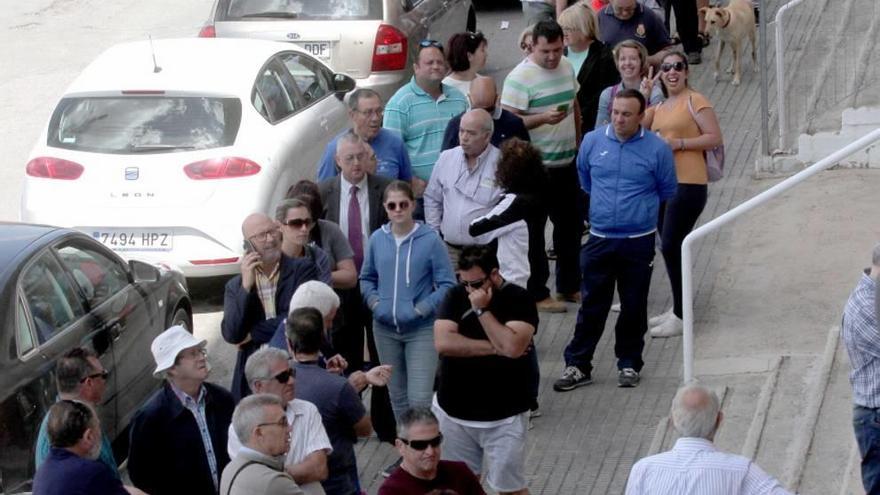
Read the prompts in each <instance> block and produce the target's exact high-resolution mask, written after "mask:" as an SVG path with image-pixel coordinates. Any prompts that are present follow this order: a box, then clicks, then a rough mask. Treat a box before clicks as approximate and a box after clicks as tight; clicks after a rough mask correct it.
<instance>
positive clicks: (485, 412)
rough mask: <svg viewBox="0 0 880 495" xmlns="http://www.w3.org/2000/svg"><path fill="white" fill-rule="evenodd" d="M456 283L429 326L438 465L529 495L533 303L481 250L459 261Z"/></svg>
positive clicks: (489, 252)
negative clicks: (456, 464)
mask: <svg viewBox="0 0 880 495" xmlns="http://www.w3.org/2000/svg"><path fill="white" fill-rule="evenodd" d="M458 276H459V280H460V281H461V284H460V285H458V286H456V287H453V288H452V289H450V290H449V292H447V293H446V298H445V299H444V301H443V303H442V304H441V305H440V309H439V310H438V311H437V320H436V322H435V323H434V345H435V347H436V348H437V351H438V352H439V353H440V371H439V375H440V379H439V381H438V385H437V394H436V395H435V397H434V404H433V409H434V413H435V414H436V415H437V418H438V419H439V422H440V431H442V432H443V437H444V453H443V458H444V459H449V460H455V461H463V462H465V463H466V464H467V465H468V467H469V468H470V469H471V471H473V472H474V473H475V474H477V475H479V473H480V472H481V470H482V466H483V461H484V458H485V460H486V464H487V467H488V472H487V473H486V477H485V479H486V481H487V482H488V484H489V486H490V487H491V488H492V489H493V490H495V491H496V492H498V493H506V494H527V493H528V488H527V487H526V479H525V457H526V453H525V450H526V436H527V432H528V411H529V407H531V405H532V403H533V401H534V396H533V392H532V390H531V387H530V383H532V381H533V378H534V376H533V373H534V368H533V366H532V361H531V359H530V352H532V349H531V343H532V337H533V336H534V334H535V331H536V330H537V328H538V312H537V309H536V308H535V303H534V299H532V297H531V296H530V295H529V293H528V292H527V291H526V289H524V288H522V287H519V286H517V285H515V284H510V283H507V282H506V281H505V280H504V278H502V277H501V274H500V273H499V271H498V259H497V258H496V256H495V253H494V252H492V250H491V249H490V248H488V247H486V246H469V247H467V248H465V249H464V250H463V251H462V253H461V257H460V258H459V259H458Z"/></svg>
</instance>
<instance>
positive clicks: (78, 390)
mask: <svg viewBox="0 0 880 495" xmlns="http://www.w3.org/2000/svg"><path fill="white" fill-rule="evenodd" d="M109 376H110V372H109V371H107V370H106V369H104V365H102V364H101V361H99V360H98V356H97V355H96V354H95V353H94V352H93V351H91V350H90V349H86V348H83V347H75V348H73V349H71V350H69V351H67V352H66V353H65V354H64V355H63V356H61V358H60V359H59V360H58V362H57V363H56V364H55V383H56V385H57V387H58V400H75V401H80V402H83V403H86V404H88V405H90V406H92V407H97V405H98V404H100V403H101V402H103V398H104V391H105V390H106V388H107V378H108V377H109ZM48 420H49V414H48V413H47V414H46V416H44V417H43V421H42V422H41V423H40V431H39V433H37V445H36V447H35V448H34V461H35V466H36V467H37V468H39V467H40V464H42V463H43V461H45V460H46V457H48V455H49V450H50V445H49V436H48V434H47V431H46V426H47V423H48ZM98 460H99V461H101V462H103V463H104V464H106V465H107V467H109V468H110V470H111V471H112V472H113V476H116V477H117V478H118V477H119V473H118V472H117V465H116V459H115V458H114V457H113V446H112V445H110V440H109V438H107V435H104V434H103V432H102V435H101V453H100V456H99V457H98Z"/></svg>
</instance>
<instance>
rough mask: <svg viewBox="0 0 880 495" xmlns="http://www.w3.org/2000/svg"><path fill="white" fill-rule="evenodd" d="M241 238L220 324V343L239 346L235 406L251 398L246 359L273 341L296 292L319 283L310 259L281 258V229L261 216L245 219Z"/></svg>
mask: <svg viewBox="0 0 880 495" xmlns="http://www.w3.org/2000/svg"><path fill="white" fill-rule="evenodd" d="M241 233H242V237H244V245H245V253H244V256H242V258H241V274H240V275H236V276H235V277H233V278H232V279H231V280H230V281H229V282H228V283H227V284H226V293H225V295H224V298H223V321H222V322H221V323H220V330H221V332H222V334H223V339H224V340H226V342H229V343H230V344H233V345H235V346H237V347H238V358H237V360H236V362H235V371H234V372H233V374H232V387H231V390H230V391H231V392H232V395H233V397H234V398H235V401H236V402H238V401H239V400H241V399H242V397H245V396H246V395H248V394H250V389H249V388H248V385H247V380H245V376H244V365H245V362H247V358H248V357H249V356H250V355H251V354H253V353H254V351H256V350H257V349H259V347H260V346H261V345H263V344H265V343H267V342H269V340H270V339H271V338H272V335H273V334H274V333H275V329H276V328H277V327H278V324H279V323H280V322H281V320H282V319H283V318H284V317H285V316H286V315H287V309H288V306H289V304H290V298H291V296H293V293H294V292H295V291H296V288H297V287H299V285H300V284H301V283H303V282H306V281H308V280H317V279H318V269H317V267H316V266H315V264H314V263H313V262H312V261H311V260H310V259H308V258H288V257H287V256H285V255H284V254H282V253H281V231H280V230H279V225H278V223H276V222H275V221H274V220H272V219H271V218H269V216H268V215H266V214H265V213H252V214H250V215H248V216H247V218H245V219H244V222H243V223H242V224H241Z"/></svg>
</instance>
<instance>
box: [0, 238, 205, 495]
mask: <svg viewBox="0 0 880 495" xmlns="http://www.w3.org/2000/svg"><path fill="white" fill-rule="evenodd" d="M0 320H2V326H0V492H2V493H17V492H20V491H26V490H28V489H29V488H30V484H31V478H32V477H33V474H34V444H35V442H36V438H37V432H38V430H39V427H40V422H41V421H42V418H43V416H44V415H45V414H46V411H47V410H48V409H49V407H50V406H51V405H52V403H54V402H55V400H56V398H57V390H56V387H55V376H54V369H55V362H56V360H57V359H58V358H59V357H60V356H61V355H62V354H64V353H65V352H66V351H68V350H70V349H71V348H73V347H77V346H85V347H88V348H91V349H93V350H94V351H95V352H96V353H97V354H98V356H99V359H100V360H101V363H102V364H103V366H104V368H106V369H107V370H109V371H110V375H109V377H108V381H107V391H106V392H105V394H104V403H103V404H101V405H100V407H99V414H100V416H101V423H102V426H103V428H104V431H105V432H106V434H107V435H108V436H109V438H110V439H111V440H114V447H118V448H119V450H117V449H116V448H114V450H117V451H124V444H125V443H126V440H127V439H126V438H125V437H126V435H125V432H126V427H127V425H128V424H129V421H130V420H131V418H132V416H133V415H134V413H135V412H136V411H137V409H138V408H139V407H140V406H141V404H143V402H144V401H145V400H146V399H147V398H148V397H149V395H150V394H151V393H152V392H153V391H154V390H155V389H156V388H157V387H158V385H159V383H160V382H159V381H158V380H155V379H154V378H153V376H152V370H153V368H154V363H153V359H152V356H151V354H150V343H151V342H152V340H153V338H154V337H155V336H156V335H158V334H159V333H161V332H162V331H163V330H165V329H166V328H168V327H169V326H171V325H184V326H185V327H186V328H188V329H192V306H191V303H190V298H189V294H188V292H187V287H186V280H185V279H184V277H183V275H182V274H181V273H180V272H178V271H175V270H172V269H169V268H167V267H160V266H154V265H150V264H147V263H144V262H141V261H136V260H130V261H128V262H126V261H124V260H123V259H122V258H120V257H119V256H118V255H117V254H115V253H113V252H112V251H110V250H109V249H107V248H105V247H104V246H103V245H102V244H100V243H99V242H97V241H95V240H94V239H92V238H91V237H89V236H87V235H85V234H83V233H81V232H78V231H75V230H70V229H62V228H58V227H48V226H43V225H29V224H20V223H0ZM116 440H118V442H116Z"/></svg>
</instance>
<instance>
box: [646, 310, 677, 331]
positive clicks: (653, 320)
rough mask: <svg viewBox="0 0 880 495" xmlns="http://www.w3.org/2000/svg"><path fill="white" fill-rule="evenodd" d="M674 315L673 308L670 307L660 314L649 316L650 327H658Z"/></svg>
mask: <svg viewBox="0 0 880 495" xmlns="http://www.w3.org/2000/svg"><path fill="white" fill-rule="evenodd" d="M672 315H673V313H672V308H671V307H670V308H669V309H667V310H666V311H664V312H662V313H660V314H659V315H657V316H652V317H650V318H648V327H656V326H657V325H659V324H661V323H663V322H664V321H666V319H667V318H669V317H670V316H672Z"/></svg>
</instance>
